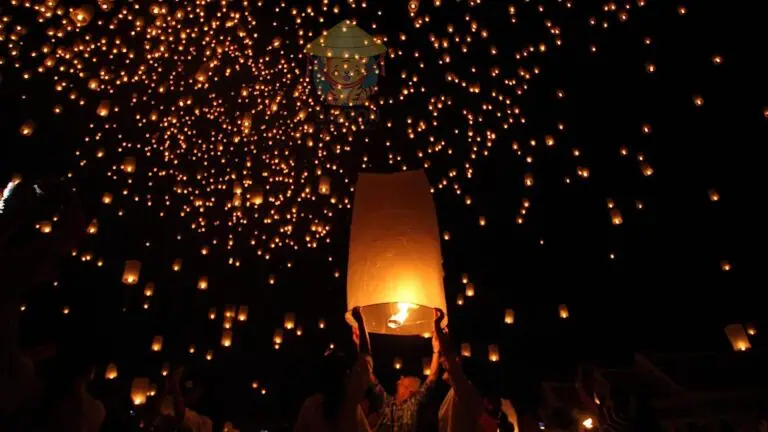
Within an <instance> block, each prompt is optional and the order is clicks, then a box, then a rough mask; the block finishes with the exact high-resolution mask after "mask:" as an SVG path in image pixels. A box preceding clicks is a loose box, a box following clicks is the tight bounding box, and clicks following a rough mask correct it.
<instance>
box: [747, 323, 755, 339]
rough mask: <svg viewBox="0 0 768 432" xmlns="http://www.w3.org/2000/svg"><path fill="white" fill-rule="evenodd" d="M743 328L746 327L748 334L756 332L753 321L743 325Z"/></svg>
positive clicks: (751, 334)
mask: <svg viewBox="0 0 768 432" xmlns="http://www.w3.org/2000/svg"><path fill="white" fill-rule="evenodd" d="M744 328H746V329H747V334H748V335H750V336H754V335H756V334H757V329H756V328H755V324H753V323H747V324H745V325H744Z"/></svg>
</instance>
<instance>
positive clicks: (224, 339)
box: [221, 330, 232, 347]
mask: <svg viewBox="0 0 768 432" xmlns="http://www.w3.org/2000/svg"><path fill="white" fill-rule="evenodd" d="M221 346H224V347H229V346H232V330H224V332H222V333H221Z"/></svg>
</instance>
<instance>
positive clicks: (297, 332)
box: [296, 325, 304, 336]
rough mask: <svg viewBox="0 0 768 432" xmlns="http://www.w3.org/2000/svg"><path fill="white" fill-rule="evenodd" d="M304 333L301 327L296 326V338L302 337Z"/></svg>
mask: <svg viewBox="0 0 768 432" xmlns="http://www.w3.org/2000/svg"><path fill="white" fill-rule="evenodd" d="M302 333H304V329H302V328H301V326H300V325H297V326H296V336H301V334H302Z"/></svg>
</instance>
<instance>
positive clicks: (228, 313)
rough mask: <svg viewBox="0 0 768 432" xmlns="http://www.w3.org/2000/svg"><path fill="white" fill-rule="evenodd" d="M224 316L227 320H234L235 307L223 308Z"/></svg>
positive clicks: (227, 306)
mask: <svg viewBox="0 0 768 432" xmlns="http://www.w3.org/2000/svg"><path fill="white" fill-rule="evenodd" d="M224 316H225V317H227V318H234V317H235V305H226V306H224Z"/></svg>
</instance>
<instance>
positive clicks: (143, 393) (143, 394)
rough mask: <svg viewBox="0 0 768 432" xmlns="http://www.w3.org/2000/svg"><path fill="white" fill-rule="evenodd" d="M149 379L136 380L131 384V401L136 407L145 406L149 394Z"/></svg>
mask: <svg viewBox="0 0 768 432" xmlns="http://www.w3.org/2000/svg"><path fill="white" fill-rule="evenodd" d="M149 387H150V386H149V378H134V379H133V383H132V384H131V400H133V404H134V405H144V404H145V403H146V402H147V394H149Z"/></svg>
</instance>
